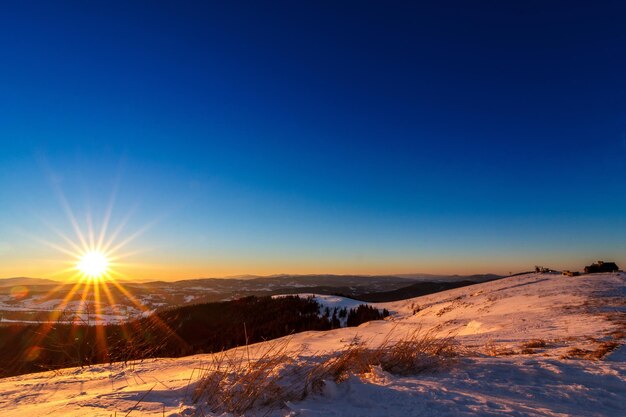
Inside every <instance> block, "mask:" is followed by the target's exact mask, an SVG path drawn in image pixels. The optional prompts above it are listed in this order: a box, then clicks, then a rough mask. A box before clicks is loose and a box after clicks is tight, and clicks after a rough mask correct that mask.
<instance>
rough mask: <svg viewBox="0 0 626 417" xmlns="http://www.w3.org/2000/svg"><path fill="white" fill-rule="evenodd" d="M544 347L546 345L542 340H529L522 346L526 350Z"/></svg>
mask: <svg viewBox="0 0 626 417" xmlns="http://www.w3.org/2000/svg"><path fill="white" fill-rule="evenodd" d="M546 346H548V344H547V343H546V341H545V340H543V339H530V340H529V341H528V342H526V343H524V344H522V347H523V348H528V349H536V348H544V347H546Z"/></svg>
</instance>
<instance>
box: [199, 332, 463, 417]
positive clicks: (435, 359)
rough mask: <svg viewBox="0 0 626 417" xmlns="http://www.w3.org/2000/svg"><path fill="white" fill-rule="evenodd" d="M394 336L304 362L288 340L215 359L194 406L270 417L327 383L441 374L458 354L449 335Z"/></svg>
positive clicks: (353, 343) (203, 373)
mask: <svg viewBox="0 0 626 417" xmlns="http://www.w3.org/2000/svg"><path fill="white" fill-rule="evenodd" d="M394 330H395V329H394ZM394 330H392V332H390V333H389V334H388V335H387V337H385V338H384V340H383V342H382V343H380V344H379V345H378V346H376V347H371V346H368V344H366V343H363V342H361V341H360V340H359V339H358V338H355V339H353V340H352V341H351V342H350V343H349V344H348V345H347V346H346V347H345V348H344V349H343V350H342V351H340V352H339V353H336V354H332V355H324V356H321V355H320V356H318V355H314V356H309V357H305V356H304V355H302V353H303V352H302V351H289V352H288V345H289V341H290V339H287V338H286V339H279V340H277V341H274V342H271V343H267V344H265V345H264V347H263V350H262V351H259V352H257V354H256V355H255V357H256V358H255V359H251V358H250V355H249V353H248V352H247V350H244V349H237V350H233V351H229V352H223V353H220V354H217V355H214V356H213V360H212V362H211V363H208V364H207V365H206V366H204V367H202V368H201V369H200V375H201V376H200V379H199V381H198V382H197V384H196V385H195V388H194V391H193V395H192V397H193V401H194V402H195V403H200V404H205V405H206V406H207V407H208V408H209V409H210V411H211V412H214V413H224V412H227V413H232V414H235V415H242V414H244V413H246V412H248V411H249V410H251V409H253V408H257V409H264V410H267V412H268V413H269V412H270V411H271V410H273V409H276V408H278V407H282V406H283V405H284V404H285V402H287V401H294V400H301V399H303V398H305V397H306V396H307V395H309V394H310V393H321V392H322V390H323V388H324V386H325V384H326V382H327V381H332V382H334V383H341V382H343V381H345V380H346V379H348V378H349V377H350V376H352V375H356V376H358V377H364V376H365V375H367V374H371V373H372V372H373V371H374V369H375V368H376V369H382V370H383V371H386V372H389V373H392V374H397V375H409V374H417V373H420V372H425V371H429V370H435V369H440V368H441V367H442V366H444V365H446V364H447V363H450V362H451V360H452V359H453V358H455V357H457V356H459V354H460V349H459V346H458V345H457V344H456V343H455V341H454V339H453V337H452V336H450V335H447V336H444V337H438V335H436V334H435V332H434V331H426V332H423V331H421V329H417V330H414V331H411V332H408V333H407V334H404V335H401V336H400V337H395V336H397V332H394Z"/></svg>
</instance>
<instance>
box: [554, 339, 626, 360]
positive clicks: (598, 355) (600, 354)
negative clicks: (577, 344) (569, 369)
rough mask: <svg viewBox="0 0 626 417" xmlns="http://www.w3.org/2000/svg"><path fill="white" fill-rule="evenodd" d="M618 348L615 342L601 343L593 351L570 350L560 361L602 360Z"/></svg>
mask: <svg viewBox="0 0 626 417" xmlns="http://www.w3.org/2000/svg"><path fill="white" fill-rule="evenodd" d="M618 346H619V343H617V342H601V343H597V344H596V346H595V349H593V350H590V349H580V348H571V349H570V350H568V351H567V353H565V355H563V356H561V359H586V360H592V361H597V360H600V359H602V358H604V357H605V356H606V355H607V354H609V353H610V352H611V351H613V350H615V349H616V348H617V347H618Z"/></svg>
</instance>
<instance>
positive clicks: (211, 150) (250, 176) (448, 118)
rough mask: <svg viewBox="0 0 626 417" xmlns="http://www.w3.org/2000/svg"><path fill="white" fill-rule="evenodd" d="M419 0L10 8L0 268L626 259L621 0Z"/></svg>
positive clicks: (202, 272) (390, 269) (137, 269)
mask: <svg viewBox="0 0 626 417" xmlns="http://www.w3.org/2000/svg"><path fill="white" fill-rule="evenodd" d="M420 3H421V2H406V3H405V2H364V1H358V2H336V1H328V2H301V1H295V2H294V1H285V2H252V1H251V2H246V3H240V2H230V1H229V2H220V3H217V2H208V1H198V2H192V1H185V2H179V1H170V2H156V1H143V2H142V1H90V2H84V1H62V2H49V1H48V2H31V1H9V2H4V3H3V5H2V6H1V10H0V54H1V56H0V62H1V64H0V145H1V146H0V277H10V276H39V277H59V274H58V271H60V270H61V269H62V268H63V262H66V261H67V260H68V257H67V255H65V254H63V253H60V252H58V251H56V250H55V249H53V248H51V247H50V246H49V245H46V244H44V243H43V241H45V242H48V243H52V244H55V245H61V246H63V245H65V242H64V241H63V239H62V238H61V237H60V236H59V234H58V233H57V232H55V231H54V229H56V230H57V231H59V232H61V233H62V234H66V235H68V236H71V237H72V239H74V240H76V236H75V234H74V232H73V229H72V225H71V221H70V218H71V217H72V216H73V217H74V218H75V219H76V220H77V222H78V224H79V227H80V228H81V229H82V230H83V231H85V230H87V229H88V223H89V220H88V218H89V216H91V221H92V223H93V225H94V227H95V228H96V229H98V228H99V227H100V226H101V225H102V223H103V221H104V218H105V215H106V212H107V207H109V205H111V207H112V208H113V209H112V216H111V222H110V227H109V228H108V229H107V230H108V232H107V233H108V235H109V236H110V235H111V233H112V231H113V230H114V229H115V228H116V227H118V226H120V225H122V226H123V227H122V228H121V230H122V231H121V232H120V234H119V235H118V237H117V241H123V240H124V239H126V238H128V237H130V236H133V235H135V236H136V238H134V239H132V240H131V241H130V242H129V243H128V244H127V245H126V246H124V248H123V249H120V252H123V253H124V254H126V255H128V256H127V258H126V259H125V262H127V263H128V264H129V265H127V266H126V267H124V268H123V271H121V272H123V273H124V275H126V276H127V277H129V278H141V279H147V278H160V279H182V278H193V277H201V276H204V277H207V276H224V275H234V274H246V273H249V274H272V273H281V272H286V273H368V274H381V273H409V272H430V273H476V272H496V273H507V272H510V271H521V270H528V269H529V268H532V267H533V266H534V265H535V264H540V265H548V266H551V267H554V268H571V269H580V268H582V267H583V266H584V265H585V264H586V263H588V262H590V261H593V260H595V259H602V258H604V259H609V260H615V261H616V262H617V263H618V264H619V265H620V266H622V267H623V264H626V221H625V220H626V25H625V24H624V22H625V21H626V3H624V2H621V1H615V2H612V1H597V2H575V1H563V2H558V1H549V2H546V1H519V2H500V1H477V2H466V1H459V2H445V1H442V2H429V3H430V4H420ZM424 3H426V2H424ZM112 197H114V200H112ZM64 201H65V203H64ZM68 208H69V209H71V212H72V216H70V215H69V213H68ZM124 219H126V221H124Z"/></svg>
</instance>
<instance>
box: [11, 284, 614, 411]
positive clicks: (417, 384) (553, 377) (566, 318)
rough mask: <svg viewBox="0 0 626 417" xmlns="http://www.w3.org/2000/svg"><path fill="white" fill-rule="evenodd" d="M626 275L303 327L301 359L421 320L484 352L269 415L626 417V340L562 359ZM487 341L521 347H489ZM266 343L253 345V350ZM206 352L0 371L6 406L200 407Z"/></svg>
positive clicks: (337, 390)
mask: <svg viewBox="0 0 626 417" xmlns="http://www.w3.org/2000/svg"><path fill="white" fill-rule="evenodd" d="M624 281H625V275H624V274H597V275H585V276H580V277H574V278H568V277H562V276H559V275H551V274H528V275H523V276H517V277H511V278H505V279H502V280H498V281H493V282H488V283H483V284H478V285H473V286H469V287H464V288H457V289H454V290H449V291H445V292H441V293H438V294H433V295H428V296H424V297H418V298H414V299H410V300H405V301H399V302H393V303H378V304H374V306H376V307H378V308H387V309H389V310H390V311H393V312H395V314H394V315H393V316H392V317H390V318H389V319H387V320H385V321H375V322H370V323H366V324H364V325H362V326H360V327H358V328H342V329H336V330H332V331H328V332H306V333H301V334H297V335H295V336H293V337H292V339H291V341H290V343H289V347H290V349H293V351H297V352H299V354H300V355H302V356H300V357H301V358H302V360H304V358H305V357H307V356H308V355H313V354H320V353H322V352H333V351H336V350H339V349H341V348H342V347H344V346H345V345H346V344H348V343H350V341H351V340H353V339H354V337H359V338H360V339H361V340H364V341H369V342H370V343H373V344H376V342H377V341H380V340H382V339H383V338H384V337H385V336H386V335H387V334H388V333H389V332H390V330H391V329H395V330H394V331H395V332H397V333H402V332H405V333H406V332H407V331H410V330H411V329H415V328H416V327H418V326H421V327H422V328H423V329H429V328H433V327H436V328H437V329H438V330H439V331H440V332H441V333H442V334H446V333H448V332H453V333H455V334H456V335H457V339H458V341H459V342H460V343H461V344H462V345H463V346H465V347H467V348H468V349H469V350H470V351H474V352H476V353H474V354H470V356H468V357H465V358H462V359H461V360H459V362H458V363H456V364H454V365H453V366H451V367H450V368H448V369H443V370H440V371H438V372H433V373H429V374H421V375H419V376H414V377H406V376H405V377H400V376H394V375H390V374H387V373H384V372H382V371H380V372H379V373H378V374H376V375H372V376H370V377H369V378H365V379H359V378H356V377H354V378H351V379H349V380H348V381H346V382H343V383H341V384H339V385H334V384H333V383H328V384H327V385H326V387H325V388H324V392H323V394H318V395H314V396H309V397H308V398H306V399H304V400H303V401H299V402H291V403H288V404H286V405H285V406H284V407H283V408H281V409H277V410H274V411H272V412H271V414H270V415H273V416H287V415H289V416H368V415H369V416H402V417H406V416H502V415H513V416H565V415H572V416H623V415H624V404H626V363H625V362H624V361H625V360H626V354H625V353H624V346H622V347H621V348H618V349H617V350H616V351H614V352H613V353H612V354H611V355H610V356H609V357H608V358H606V359H605V360H601V361H590V360H581V359H561V357H562V356H563V355H564V354H565V353H566V352H567V351H569V350H570V349H572V348H574V347H579V348H583V349H593V348H594V346H596V345H597V344H598V343H601V342H602V341H603V340H609V339H610V338H611V337H615V333H614V332H615V331H616V330H619V329H622V330H623V329H624V326H625V324H626V319H625V317H624V315H625V307H626V303H625V299H626V297H625V293H624V283H625V282H624ZM338 302H343V301H342V300H338ZM611 333H613V335H611ZM531 339H542V340H544V341H545V342H546V344H547V346H546V347H545V348H539V349H535V353H534V354H522V353H520V352H521V346H522V344H524V343H525V342H527V341H529V340H531ZM620 343H624V340H623V339H621V340H620ZM487 346H489V347H490V349H491V350H494V349H495V350H499V351H509V352H512V353H513V354H511V355H504V356H497V357H490V356H486V355H484V352H485V351H486V347H487ZM263 347H264V346H263V344H259V345H253V346H251V348H250V352H251V355H252V356H253V357H254V355H255V354H256V352H257V350H258V351H262V350H263ZM487 350H488V349H487ZM209 360H210V355H197V356H191V357H186V358H180V359H155V360H148V361H144V362H142V363H137V364H135V365H134V366H132V367H131V366H124V365H122V364H114V365H112V366H109V365H102V366H93V367H90V368H84V369H77V368H73V369H67V370H61V371H57V372H56V373H52V372H49V373H40V374H31V375H23V376H19V377H13V378H5V379H0V415H2V416H24V415H32V416H45V415H55V416H111V415H114V414H115V413H116V414H117V415H118V416H119V415H126V413H128V412H129V411H130V410H131V409H132V412H131V413H130V416H139V415H153V416H162V415H166V416H177V415H193V413H194V411H197V406H195V405H193V404H192V402H191V399H190V395H189V394H190V392H189V391H190V387H191V386H192V385H193V381H194V380H195V379H194V378H196V376H197V368H198V367H199V366H201V365H202V363H207V362H208V361H209ZM150 390H151V391H150ZM148 391H150V392H149V393H148ZM136 404H137V406H136V408H134V409H133V407H134V406H135V405H136ZM258 411H259V414H260V415H262V414H264V413H265V411H264V410H258ZM203 414H204V415H211V414H210V413H209V412H208V411H207V410H202V412H199V414H198V415H203Z"/></svg>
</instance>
